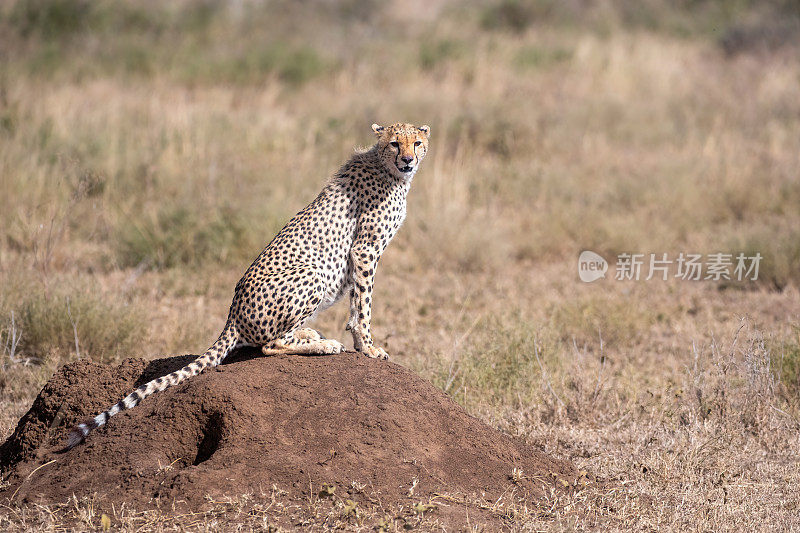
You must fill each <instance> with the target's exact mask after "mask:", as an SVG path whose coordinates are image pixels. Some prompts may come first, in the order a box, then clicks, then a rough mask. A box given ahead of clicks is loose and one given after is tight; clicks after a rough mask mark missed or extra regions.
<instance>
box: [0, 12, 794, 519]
mask: <svg viewBox="0 0 800 533" xmlns="http://www.w3.org/2000/svg"><path fill="white" fill-rule="evenodd" d="M398 121H407V122H413V123H416V124H423V123H425V124H429V125H430V126H431V130H432V136H431V152H430V154H429V155H428V157H427V159H426V161H425V163H424V164H423V166H422V169H421V171H420V172H419V174H418V175H417V178H416V179H415V182H414V185H413V188H412V191H411V194H410V197H409V215H408V219H407V221H406V223H405V227H404V228H403V229H402V231H401V232H400V234H399V235H398V237H397V238H396V239H395V241H394V242H393V244H392V246H391V247H389V249H388V252H387V253H386V255H385V257H384V258H383V261H382V263H381V269H380V271H379V273H378V280H377V288H376V291H377V292H376V297H375V302H376V303H375V306H376V308H375V312H374V313H373V314H374V316H375V319H374V320H375V322H374V326H375V337H376V340H377V341H378V342H379V343H380V344H382V345H383V346H384V347H386V349H387V350H388V351H389V352H390V354H392V355H393V356H394V360H395V361H397V362H399V363H401V364H404V365H406V366H410V367H412V368H414V369H415V370H417V371H418V372H420V373H421V374H422V375H424V376H425V377H427V378H429V379H431V380H432V381H433V382H434V383H435V384H436V385H437V386H439V387H441V388H442V389H443V390H445V391H447V392H448V394H451V395H452V396H453V397H454V399H456V400H457V401H459V402H460V403H462V404H463V405H464V406H465V407H467V408H468V409H469V410H470V411H471V412H473V413H475V414H476V415H478V416H481V417H482V418H483V419H485V420H487V421H490V422H491V423H493V424H495V425H498V426H501V427H503V428H504V429H506V430H507V431H509V432H512V433H516V434H521V435H524V436H525V437H526V438H528V439H530V440H532V441H534V442H536V443H539V444H541V445H542V446H543V447H545V448H547V449H548V451H553V452H554V453H557V454H559V455H561V456H567V457H570V458H572V459H574V460H577V461H578V462H580V463H581V464H583V465H586V466H587V467H588V468H592V469H594V470H595V471H597V472H600V473H602V474H603V475H607V476H612V477H613V476H614V475H617V474H620V473H622V472H624V473H625V475H628V476H634V477H633V479H634V482H635V483H636V484H637V485H636V486H637V487H639V489H640V490H641V491H643V493H646V492H648V491H650V492H655V491H659V493H664V490H662V489H663V488H664V487H663V486H661V485H659V483H670V487H674V486H675V484H674V483H672V481H674V480H682V482H686V480H693V481H692V483H689V484H684V485H681V486H682V487H684V488H683V489H682V490H683V492H682V493H679V494H677V495H675V496H674V498H675V499H674V500H670V499H669V498H667V499H666V500H664V501H665V503H664V504H663V507H660V506H659V507H658V509H659V510H658V512H660V513H662V515H660V516H666V517H667V518H666V519H665V520H667V523H669V524H672V525H673V526H675V527H679V526H680V524H681V520H688V519H689V518H687V517H690V516H693V515H692V514H691V513H687V511H686V507H685V506H689V507H692V506H694V507H692V508H696V507H697V506H700V507H702V506H704V505H705V506H707V505H711V504H709V503H708V501H716V500H713V498H716V496H715V494H717V493H716V492H714V491H715V490H716V489H715V487H717V486H718V485H714V482H713V481H712V480H711V478H706V477H703V476H700V477H698V476H699V473H701V472H708V471H710V472H722V471H726V472H733V471H738V472H740V473H741V475H743V476H746V475H749V474H748V472H751V470H752V469H751V468H749V467H748V466H747V465H748V464H749V463H747V461H748V460H749V458H750V457H751V455H750V453H751V452H752V449H751V447H755V449H759V450H762V451H764V449H766V450H768V451H769V453H779V452H777V451H776V450H781V449H782V450H784V451H783V452H780V453H786V452H785V450H790V449H797V446H796V445H797V442H796V435H797V432H796V429H797V426H796V418H791V417H793V416H795V414H796V404H797V393H798V390H800V329H799V328H798V323H800V317H799V316H798V314H799V313H800V303H798V301H799V300H800V299H799V298H798V284H800V176H799V175H798V174H799V173H798V169H800V3H798V2H797V0H775V1H760V2H757V1H755V0H718V1H712V0H680V1H676V2H675V1H667V0H643V1H634V0H568V1H555V0H530V1H522V0H487V1H480V2H479V1H462V2H458V1H450V0H430V1H422V0H412V1H407V2H401V1H396V2H382V1H377V0H344V1H341V2H334V1H325V0H305V1H297V2H291V1H246V0H231V1H227V2H224V1H194V0H182V1H176V2H158V1H152V0H149V1H138V2H134V1H127V0H124V1H120V0H114V1H112V0H95V1H90V0H31V1H22V0H18V1H8V2H3V3H2V4H1V5H0V213H2V215H0V346H2V349H3V353H2V370H1V371H0V404H2V405H3V409H2V412H3V414H2V416H1V417H0V429H2V433H3V434H4V435H6V434H8V433H9V432H10V430H11V428H12V426H13V425H14V424H15V421H16V419H17V418H18V417H19V416H20V415H21V414H22V413H23V412H24V411H25V410H26V409H27V407H28V405H29V402H30V401H31V399H32V398H33V397H34V395H35V394H36V392H37V391H38V389H39V388H40V387H41V385H42V384H43V383H44V382H45V381H46V380H47V379H48V378H49V376H50V375H51V374H52V371H53V370H54V368H56V367H57V366H58V365H59V364H62V363H63V362H65V361H69V360H71V359H74V358H77V357H92V358H93V359H95V360H98V361H103V362H115V361H119V360H121V359H122V358H124V357H146V358H152V357H156V356H162V355H171V354H175V353H201V352H202V351H203V350H204V349H205V348H206V347H207V346H208V345H209V344H210V343H211V342H212V341H213V340H214V339H215V338H216V335H217V333H218V332H219V330H220V328H221V327H222V325H223V324H224V322H225V318H226V314H227V306H228V305H229V303H230V297H231V295H232V290H233V286H234V285H235V283H236V281H237V280H238V278H239V277H240V276H241V274H242V272H243V271H244V270H245V268H246V267H247V265H248V264H249V262H250V261H251V260H252V259H253V258H254V257H255V256H256V255H257V254H258V253H259V252H260V251H261V249H262V247H263V246H264V245H265V244H266V243H267V242H268V241H269V240H270V239H271V237H272V236H273V235H274V234H275V233H276V232H277V230H279V229H280V228H281V227H282V225H283V224H284V223H285V222H286V221H287V220H288V219H289V218H290V217H291V216H292V215H293V214H294V213H296V212H297V211H298V210H300V209H301V208H302V207H304V206H305V205H306V204H307V203H308V202H310V201H311V200H312V199H313V197H314V196H315V195H316V194H317V192H318V191H319V189H320V188H321V186H322V184H323V183H324V181H325V179H326V178H327V176H329V175H330V174H331V173H332V172H334V171H335V170H336V169H337V168H338V166H339V165H340V164H341V163H343V162H344V161H345V160H346V159H347V158H348V157H349V156H350V154H351V153H352V151H353V149H354V148H355V147H357V146H368V145H370V144H371V142H372V139H373V137H372V133H371V130H370V125H371V124H372V123H373V122H379V123H392V122H398ZM585 249H589V250H593V251H595V252H598V253H600V254H603V255H604V256H605V257H606V258H607V259H609V260H611V259H613V258H614V257H615V256H616V255H617V254H620V253H623V252H628V253H647V254H649V253H657V254H661V253H668V254H669V255H670V256H676V255H677V254H679V253H681V252H684V253H690V252H695V253H702V254H710V253H717V252H734V253H735V252H746V253H748V254H754V253H756V252H758V253H760V254H762V256H763V257H764V259H763V260H762V262H761V265H760V273H759V279H758V281H756V282H747V283H720V282H710V281H709V282H696V283H690V282H681V281H676V280H672V281H667V282H662V281H659V280H651V281H649V282H645V281H639V282H627V283H626V282H621V281H614V280H613V279H611V278H612V276H609V278H608V279H606V280H602V281H598V282H596V283H593V284H583V283H581V282H580V281H579V280H578V277H577V272H576V262H577V257H578V254H579V253H580V251H581V250H585ZM612 268H613V267H612ZM345 307H346V306H340V307H336V308H334V309H333V310H331V311H330V312H328V313H327V314H326V315H325V316H323V317H322V318H321V319H320V322H319V323H318V326H319V327H320V328H321V329H322V330H323V331H324V332H325V333H326V334H327V335H329V336H333V337H338V338H343V337H345V336H346V335H345V332H344V331H343V326H344V323H345V320H346V312H347V310H346V309H345ZM726 365H727V366H726ZM754 398H756V399H759V398H760V399H763V401H762V402H761V403H759V402H755V401H754V400H753V399H754ZM776 406H778V407H776ZM773 407H774V408H779V409H780V410H781V412H784V413H795V414H792V415H787V416H789V418H781V415H779V414H777V413H776V411H774V409H773ZM715 417H716V418H715ZM712 422H713V423H712ZM598 424H600V425H601V426H602V427H599V426H598ZM613 424H617V425H613ZM709 424H710V425H711V426H713V425H714V424H717V426H714V427H717V428H722V429H720V431H723V432H725V434H726V435H734V437H730V438H729V440H727V441H725V442H726V443H727V444H726V447H725V449H726V450H728V449H731V448H737V446H738V449H739V450H740V452H730V453H731V454H732V455H725V454H724V453H716V454H710V455H702V454H701V453H700V451H698V448H697V447H698V446H699V444H698V442H700V441H702V438H701V437H702V436H703V435H705V436H707V433H706V432H708V431H710V430H709V427H710V426H709ZM792 424H794V425H792ZM745 429H747V431H745ZM715 431H716V430H715ZM748 431H749V433H748ZM676 432H678V433H676ZM681 432H682V433H681ZM620 435H622V437H620ZM676 435H678V436H676ZM714 435H716V433H714ZM747 435H750V436H749V437H748V436H747ZM754 435H755V436H754ZM555 437H557V438H555ZM704 438H705V437H704ZM647 439H653V440H651V441H647ZM698 439H699V440H698ZM731 439H744V440H741V441H736V443H738V444H735V445H733V444H731V442H733V441H732V440H731ZM748 439H749V440H748ZM645 442H651V444H649V445H647V444H643V443H645ZM714 442H716V441H714ZM635 443H638V444H635ZM652 443H655V444H652ZM759 447H761V448H759ZM764 447H766V448H764ZM762 448H763V449H762ZM668 449H671V450H673V451H676V450H677V451H678V452H679V453H683V454H684V456H686V457H693V458H694V459H692V460H691V461H689V460H688V459H687V461H688V462H678V463H675V462H672V463H665V462H663V461H662V462H661V463H659V460H663V457H664V453H667V452H665V450H668ZM702 450H703V453H706V452H708V451H709V450H716V448H714V447H713V446H711V447H710V448H709V447H708V446H706V447H705V448H702ZM717 451H719V450H717ZM695 452H697V453H695ZM692 453H694V455H692ZM737 453H740V454H742V455H737ZM765 453H766V452H765ZM698 454H699V455H698ZM697 457H701V458H702V459H697ZM659 458H661V459H659ZM706 460H707V461H711V463H708V464H707V463H703V462H702V461H706ZM786 460H787V461H792V459H786ZM692 461H694V462H692ZM698 461H699V462H698ZM715 461H716V462H715ZM793 461H794V463H791V464H795V465H796V458H795V459H793ZM642 463H648V464H649V465H650V466H649V467H648V468H649V469H650V471H651V472H652V470H653V469H654V468H655V469H656V470H658V469H659V466H658V465H661V467H662V468H661V470H658V471H659V473H660V475H661V477H660V478H658V479H659V480H654V478H652V476H650V477H648V475H647V473H646V472H647V471H645V473H642V472H641V469H639V470H636V467H635V465H636V464H642ZM712 463H713V464H712ZM798 471H800V470H798V469H795V471H794V474H792V475H794V477H795V481H797V480H796V478H797V475H798V474H797V472H798ZM631 472H634V473H631ZM760 472H761V474H759V475H760V476H761V477H758V478H757V479H756V480H755V481H753V483H755V484H758V486H759V487H761V488H759V489H754V488H752V487H751V488H749V489H742V488H741V486H739V485H736V486H734V485H731V487H728V489H729V490H728V489H726V490H727V492H726V496H725V497H726V498H728V499H727V500H726V501H727V502H728V504H726V505H727V507H725V510H724V512H723V511H720V513H721V514H713V513H712V514H706V515H703V516H704V518H703V517H701V518H696V517H695V519H697V520H706V521H707V522H706V525H707V526H708V527H711V528H713V529H719V528H720V527H723V526H726V525H728V526H730V525H733V524H738V525H739V527H742V526H743V525H745V527H746V524H747V523H748V522H747V521H748V520H752V521H753V522H752V524H754V525H757V524H760V523H761V522H759V520H782V518H781V517H782V516H784V517H785V516H788V514H787V513H789V510H787V509H786V508H784V507H782V505H783V504H782V503H780V502H782V501H795V502H797V501H798V499H797V493H796V492H793V493H792V494H793V495H792V494H789V495H788V496H787V495H786V494H785V493H782V492H781V491H783V490H790V489H788V488H786V487H785V483H784V482H779V478H780V476H779V475H778V474H777V473H775V472H772V471H770V470H769V469H768V468H767V469H762V470H761V471H760ZM620 475H622V474H620ZM671 476H672V477H671ZM796 485H797V483H794V486H796ZM753 486H755V485H753ZM736 487H739V488H738V489H737V488H736ZM737 490H738V492H737ZM754 490H759V491H763V493H759V494H760V495H759V499H758V500H757V501H761V502H762V503H761V505H762V507H759V508H758V509H756V508H754V507H752V505H753V504H752V503H749V502H750V501H751V499H752V497H753V491H754ZM709 498H711V500H710V499H709ZM787 498H788V500H787ZM792 498H794V499H793V500H792ZM625 501H628V500H625ZM676 502H677V503H676ZM681 502H683V503H681ZM730 502H734V503H735V505H734V504H731V503H730ZM765 502H766V503H765ZM617 503H619V502H617ZM625 505H627V504H625ZM625 505H623V504H621V503H620V504H619V505H618V506H617V507H616V508H617V510H618V514H617V515H616V519H620V520H622V518H620V517H619V513H621V512H623V511H621V510H620V509H627V510H628V511H630V512H631V513H633V514H631V515H630V516H631V517H633V518H631V520H644V519H643V518H641V517H642V516H645V517H646V516H648V515H647V513H648V512H655V511H653V510H652V509H651V510H650V511H642V510H638V511H636V512H634V511H631V509H632V508H631V507H625ZM659 505H661V504H659ZM731 505H733V506H731ZM737 505H738V507H737ZM604 509H605V508H604ZM715 509H716V507H715ZM609 512H610V511H608V510H607V509H606V510H604V511H602V512H601V513H600V514H603V513H606V514H608V513H609ZM626 512H627V511H626ZM636 513H643V514H638V515H637V514H636ZM770 513H771V514H770ZM626 516H627V515H626ZM759 517H760V518H759ZM765 517H769V518H765ZM626 519H628V518H626ZM714 520H718V522H714ZM670 521H671V522H670ZM694 523H695V522H693V524H694Z"/></svg>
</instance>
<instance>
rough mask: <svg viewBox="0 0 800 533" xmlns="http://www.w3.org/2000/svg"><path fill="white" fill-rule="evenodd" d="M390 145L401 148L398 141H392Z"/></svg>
mask: <svg viewBox="0 0 800 533" xmlns="http://www.w3.org/2000/svg"><path fill="white" fill-rule="evenodd" d="M389 144H391V145H392V146H393V147H394V148H399V147H400V143H399V142H397V141H392V142H390V143H389Z"/></svg>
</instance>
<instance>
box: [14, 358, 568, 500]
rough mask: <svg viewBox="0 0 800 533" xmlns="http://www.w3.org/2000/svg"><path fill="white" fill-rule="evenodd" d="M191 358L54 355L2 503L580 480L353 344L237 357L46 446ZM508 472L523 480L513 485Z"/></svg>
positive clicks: (431, 490) (526, 487) (490, 491)
mask: <svg viewBox="0 0 800 533" xmlns="http://www.w3.org/2000/svg"><path fill="white" fill-rule="evenodd" d="M193 357H194V356H183V357H172V358H168V359H161V360H157V361H152V362H149V363H148V362H146V361H143V360H139V359H129V360H126V361H124V362H123V363H122V364H121V365H119V366H108V365H101V364H97V363H92V362H89V361H77V362H74V363H70V364H68V365H65V366H64V367H63V368H61V369H60V370H59V371H58V372H57V373H56V375H55V376H54V377H53V378H52V379H51V380H50V382H48V384H47V385H46V386H45V387H44V389H42V391H41V393H40V394H39V396H38V397H37V398H36V400H35V402H34V404H33V406H32V407H31V409H30V411H29V412H28V413H27V414H26V415H25V416H24V417H23V418H22V419H21V420H20V422H19V425H18V426H17V428H16V430H15V431H14V433H13V434H12V435H11V437H9V439H8V440H7V441H6V442H5V444H3V445H2V447H1V448H0V452H2V453H0V471H2V472H3V477H4V478H5V479H6V481H8V482H9V484H8V485H6V487H5V489H4V490H3V491H2V492H0V501H3V500H6V499H8V498H11V497H12V495H13V501H14V503H25V502H37V503H57V502H61V501H64V500H66V499H68V498H69V497H70V496H72V495H73V494H75V495H77V496H78V497H80V496H83V495H90V494H95V493H96V494H97V496H98V498H99V501H105V502H107V503H117V504H118V503H121V502H128V503H129V504H130V505H132V506H133V507H134V508H136V509H144V508H148V507H152V506H158V507H160V508H162V509H163V508H168V507H169V506H170V505H171V504H172V503H173V502H174V501H178V505H179V506H183V507H185V508H188V509H189V510H198V509H202V507H203V506H204V505H207V502H208V499H207V496H210V497H211V498H219V497H222V496H226V495H227V496H232V497H236V496H238V495H241V494H245V493H255V494H259V493H262V492H265V491H266V492H269V490H270V489H271V488H272V486H273V485H276V486H277V487H278V488H280V489H283V490H285V491H287V494H286V497H287V498H290V499H292V498H293V499H295V500H296V501H301V500H303V501H309V496H311V490H312V487H313V491H314V494H316V493H317V491H318V490H319V488H320V487H321V485H322V484H323V483H332V484H334V485H335V486H336V495H337V496H342V497H346V498H352V499H354V500H356V501H357V502H358V504H359V505H360V506H369V505H380V506H382V507H396V506H398V505H400V506H410V505H412V504H413V503H414V502H420V501H427V498H428V497H430V496H432V495H433V494H435V493H439V494H442V493H447V494H454V495H461V496H464V497H470V496H475V495H477V496H479V497H482V498H483V499H485V500H487V501H494V500H495V499H497V498H498V497H500V496H501V495H502V494H504V493H505V494H506V495H508V494H510V493H513V494H514V495H515V497H520V498H524V499H526V500H528V501H529V502H531V503H533V502H535V501H536V500H538V499H539V498H541V497H542V495H543V494H544V491H548V492H549V491H550V484H551V483H554V484H557V483H555V480H556V479H558V478H560V479H561V480H567V481H569V480H573V479H575V477H576V472H575V469H574V468H573V467H572V466H571V465H570V464H569V463H567V462H564V461H559V460H556V459H552V458H550V457H547V456H546V455H544V454H543V453H541V452H540V451H538V450H537V449H534V448H532V447H530V446H527V445H526V444H524V443H523V442H521V441H520V440H517V439H514V438H511V437H509V436H507V435H504V434H502V433H500V432H498V431H497V430H495V429H493V428H491V427H489V426H487V425H486V424H484V423H483V422H481V421H479V420H478V419H476V418H474V417H472V416H470V415H468V414H467V413H466V412H465V411H464V410H463V409H462V408H461V407H460V406H458V405H457V404H455V403H454V402H453V401H452V400H450V398H449V397H447V396H446V395H445V394H443V393H442V392H441V391H439V390H438V389H436V388H434V387H433V386H432V385H431V384H429V383H428V382H426V381H425V380H423V379H421V378H420V377H419V376H417V375H416V374H414V373H413V372H411V371H409V370H407V369H405V368H403V367H402V366H399V365H396V364H393V363H389V362H385V361H376V360H372V359H368V358H366V357H364V356H362V355H359V354H354V353H343V354H340V355H336V356H329V357H293V356H286V357H255V356H254V353H253V352H240V353H238V354H235V355H233V356H232V357H231V358H229V361H227V362H226V363H227V364H224V365H222V366H220V367H218V368H217V369H214V370H210V371H207V372H205V373H203V374H201V375H199V376H196V377H194V378H192V379H190V380H188V381H186V382H184V383H182V384H181V385H178V386H176V387H172V388H169V389H167V390H166V391H164V392H161V393H157V394H155V395H154V396H152V397H150V398H147V399H146V400H145V401H143V402H142V403H141V404H140V405H139V406H138V407H136V408H135V409H133V410H130V411H126V412H124V413H121V414H119V415H117V416H116V417H114V418H112V419H111V421H110V422H109V424H108V425H106V426H105V427H102V428H100V429H99V430H97V431H96V432H94V433H92V434H91V435H90V436H89V437H88V439H87V441H86V443H84V444H82V445H79V446H78V447H76V448H74V449H73V450H71V451H69V452H66V453H63V454H58V453H55V452H54V450H56V449H58V447H60V446H62V445H63V444H64V439H65V435H66V431H67V429H68V428H69V427H70V426H71V425H72V424H73V423H75V422H76V421H79V420H81V419H83V418H85V417H86V416H87V415H94V414H95V413H96V412H98V411H99V410H101V409H103V408H106V407H107V406H109V405H111V404H112V403H114V402H116V401H117V400H118V399H119V398H120V397H121V396H122V395H124V394H126V393H127V392H129V391H130V390H131V389H132V388H133V387H135V386H137V385H139V384H141V383H144V382H146V381H148V380H149V379H152V378H153V377H156V376H159V375H163V374H165V373H168V372H170V371H171V370H174V369H176V368H178V367H180V366H182V365H184V364H185V363H186V362H188V361H190V360H191V359H192V358H193ZM59 410H60V413H59ZM57 415H58V416H57ZM54 420H55V422H54ZM51 428H52V429H51ZM53 460H54V462H52V463H50V464H46V463H47V462H48V461H53ZM45 464H46V465H45ZM41 465H45V466H42V467H41V468H39V469H38V470H35V469H36V468H37V467H40V466H41ZM169 465H171V467H168V466H169ZM515 467H516V468H519V469H521V470H522V472H523V473H524V478H523V479H521V480H516V481H514V480H512V479H511V474H512V470H513V469H514V468H515ZM34 470H35V471H34ZM415 479H416V480H418V483H417V485H416V487H415V488H414V491H413V496H409V489H410V488H411V486H412V483H413V481H414V480H415ZM353 482H355V483H356V485H355V487H363V488H360V489H358V488H354V484H353ZM562 483H563V482H562ZM512 488H513V491H509V489H512Z"/></svg>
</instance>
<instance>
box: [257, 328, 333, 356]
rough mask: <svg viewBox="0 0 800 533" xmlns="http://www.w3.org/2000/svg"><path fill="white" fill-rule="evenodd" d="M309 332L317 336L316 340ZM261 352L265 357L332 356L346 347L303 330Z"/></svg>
mask: <svg viewBox="0 0 800 533" xmlns="http://www.w3.org/2000/svg"><path fill="white" fill-rule="evenodd" d="M309 332H313V333H314V334H316V338H313V337H314V335H312V334H311V333H309ZM308 337H312V338H308ZM261 351H262V352H263V353H264V355H281V354H294V355H331V354H337V353H341V352H343V351H344V345H343V344H342V343H341V342H339V341H337V340H333V339H324V338H322V336H321V335H320V334H319V333H317V332H316V331H314V330H313V329H311V328H302V329H300V330H297V331H295V332H292V333H287V334H286V335H284V336H283V337H281V338H280V339H276V340H274V341H272V342H271V343H269V344H266V345H264V346H263V347H262V348H261Z"/></svg>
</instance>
